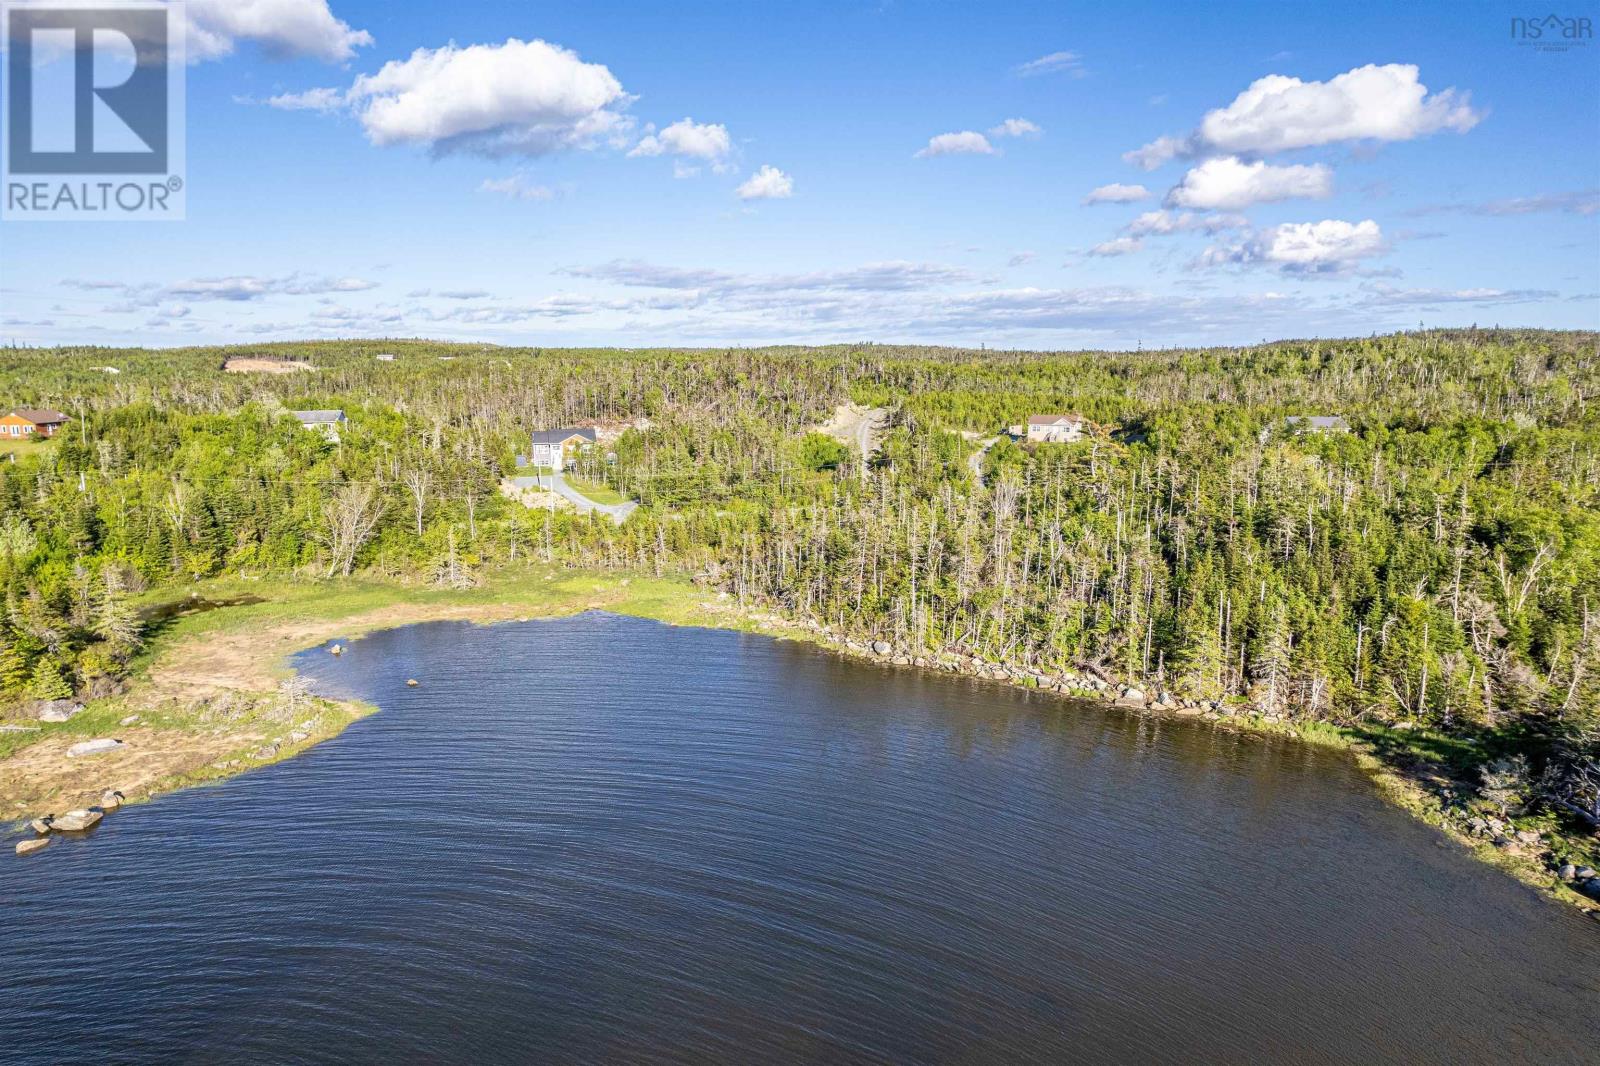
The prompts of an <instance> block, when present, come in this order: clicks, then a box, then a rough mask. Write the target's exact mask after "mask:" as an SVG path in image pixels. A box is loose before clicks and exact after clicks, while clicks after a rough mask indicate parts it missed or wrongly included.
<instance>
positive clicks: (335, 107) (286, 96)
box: [267, 89, 345, 111]
mask: <svg viewBox="0 0 1600 1066" xmlns="http://www.w3.org/2000/svg"><path fill="white" fill-rule="evenodd" d="M267 106H268V107H275V108H277V109H278V110H279V111H339V110H342V109H343V108H344V106H345V104H344V93H342V92H340V91H339V90H338V89H307V90H306V91H305V92H303V93H280V94H278V95H277V96H270V97H268V98H267Z"/></svg>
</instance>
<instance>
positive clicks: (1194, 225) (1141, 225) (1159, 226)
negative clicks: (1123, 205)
mask: <svg viewBox="0 0 1600 1066" xmlns="http://www.w3.org/2000/svg"><path fill="white" fill-rule="evenodd" d="M1248 225H1249V222H1248V221H1246V220H1245V219H1244V218H1241V217H1240V216H1238V215H1196V214H1193V213H1191V212H1188V211H1146V212H1145V213H1144V214H1142V215H1140V216H1139V217H1138V218H1136V219H1134V220H1133V221H1132V222H1130V223H1128V224H1127V226H1125V227H1124V228H1123V231H1124V232H1125V233H1127V234H1129V235H1130V236H1134V237H1146V236H1158V237H1165V236H1167V235H1169V234H1173V233H1220V232H1222V231H1223V230H1229V229H1244V228H1245V227H1246V226H1248Z"/></svg>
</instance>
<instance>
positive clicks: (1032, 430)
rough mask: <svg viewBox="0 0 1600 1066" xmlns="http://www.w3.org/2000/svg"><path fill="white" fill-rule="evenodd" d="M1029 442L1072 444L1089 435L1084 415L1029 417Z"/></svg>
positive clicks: (1087, 421)
mask: <svg viewBox="0 0 1600 1066" xmlns="http://www.w3.org/2000/svg"><path fill="white" fill-rule="evenodd" d="M1027 433H1028V440H1029V441H1030V442H1032V443H1034V444H1071V443H1072V442H1073V441H1079V440H1082V439H1083V438H1084V437H1085V436H1087V435H1088V433H1089V420H1088V419H1087V418H1084V417H1083V416H1082V415H1029V416H1028V425H1027Z"/></svg>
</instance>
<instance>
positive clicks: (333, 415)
mask: <svg viewBox="0 0 1600 1066" xmlns="http://www.w3.org/2000/svg"><path fill="white" fill-rule="evenodd" d="M289 413H290V414H292V415H294V416H295V417H296V418H298V419H299V420H300V421H301V422H303V423H305V424H306V425H317V424H319V423H322V422H343V421H344V412H343V411H290V412H289Z"/></svg>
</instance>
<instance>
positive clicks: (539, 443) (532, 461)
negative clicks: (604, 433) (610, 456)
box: [528, 429, 598, 470]
mask: <svg viewBox="0 0 1600 1066" xmlns="http://www.w3.org/2000/svg"><path fill="white" fill-rule="evenodd" d="M597 439H598V438H596V436H595V432H594V430H592V429H541V430H539V431H537V432H535V433H534V435H533V441H532V449H533V450H532V451H530V452H529V453H528V465H529V466H548V467H550V468H551V469H552V470H561V469H564V468H565V467H566V466H567V464H568V463H572V462H575V461H576V460H577V458H578V453H579V452H581V451H583V449H585V448H588V447H591V446H593V444H594V443H595V441H596V440H597Z"/></svg>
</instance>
